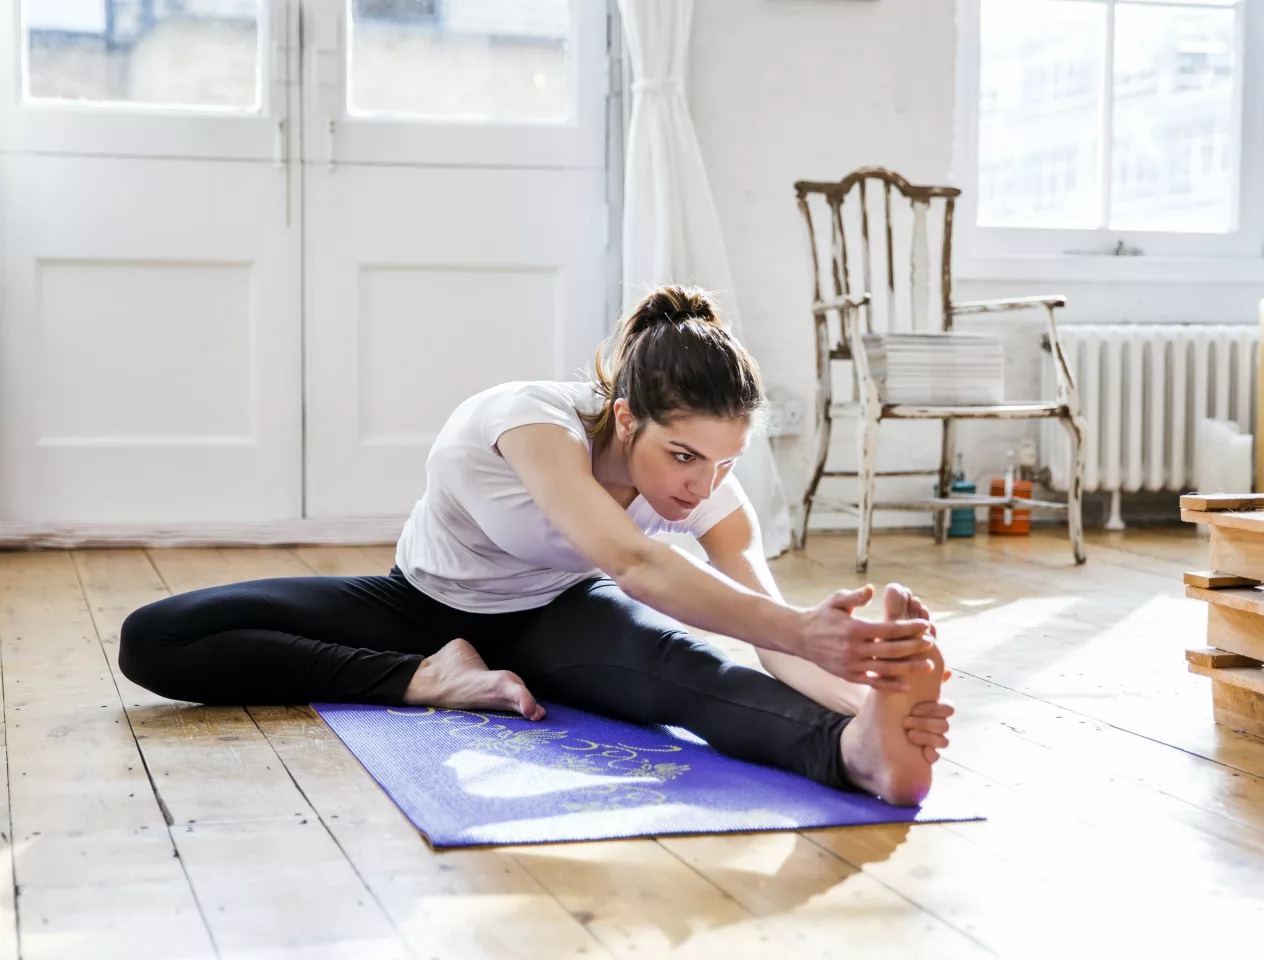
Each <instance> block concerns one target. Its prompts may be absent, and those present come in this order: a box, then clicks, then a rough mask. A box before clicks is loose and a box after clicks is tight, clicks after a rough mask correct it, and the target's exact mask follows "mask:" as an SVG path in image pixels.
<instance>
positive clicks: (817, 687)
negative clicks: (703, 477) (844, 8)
mask: <svg viewBox="0 0 1264 960" xmlns="http://www.w3.org/2000/svg"><path fill="white" fill-rule="evenodd" d="M698 542H699V543H700V544H702V548H703V549H704V550H705V551H706V553H707V559H708V560H710V561H711V565H712V566H713V567H714V568H715V569H716V570H719V571H720V572H721V573H723V574H725V575H726V576H728V577H729V578H730V579H731V580H734V581H735V582H737V583H740V584H742V585H743V586H745V587H747V588H748V589H750V590H755V591H758V592H760V593H763V594H765V595H766V596H769V597H771V598H772V599H774V600H777V601H781V599H782V597H781V591H780V590H778V589H777V582H776V580H774V579H773V575H772V570H770V569H769V568H768V561H767V560H766V559H764V549H763V541H762V538H761V537H760V533H759V520H758V519H757V518H756V516H755V511H754V510H753V509H751V507H750V505H749V504H747V505H746V506H744V507H743V508H742V509H741V510H737V511H735V512H733V513H731V514H729V515H728V516H727V517H725V518H724V519H723V520H721V521H720V522H719V523H717V524H716V525H715V526H714V527H712V528H711V529H710V530H708V531H707V532H706V533H704V534H703V535H702V536H701V537H699V538H698ZM852 596H853V597H854V598H855V600H856V603H855V606H857V607H860V606H864V605H865V604H866V603H868V602H869V600H870V599H871V598H872V596H873V592H872V590H871V589H870V588H868V587H865V588H862V589H860V590H855V591H852ZM755 652H756V653H757V654H758V656H759V662H760V663H762V664H763V665H764V669H765V670H767V671H768V672H769V673H770V674H772V675H773V676H774V677H776V678H777V679H778V680H780V681H781V682H782V683H784V684H786V686H789V687H793V688H794V689H795V690H798V691H799V692H800V693H801V694H803V695H804V696H805V697H810V698H811V699H813V700H815V701H816V702H817V703H819V704H820V705H821V706H823V707H828V708H829V709H831V710H834V711H836V712H838V713H848V714H854V713H857V712H859V710H860V705H861V703H863V701H864V697H865V694H866V687H865V685H864V684H860V683H852V682H850V681H847V680H844V679H843V678H842V677H837V676H835V675H834V674H832V673H827V672H826V671H824V670H822V669H821V668H820V667H818V666H817V665H816V664H814V663H810V662H808V661H807V660H804V659H803V658H802V657H796V656H794V655H793V654H791V653H786V652H784V651H779V650H768V649H763V648H756V651H755Z"/></svg>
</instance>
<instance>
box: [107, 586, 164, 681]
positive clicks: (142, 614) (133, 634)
mask: <svg viewBox="0 0 1264 960" xmlns="http://www.w3.org/2000/svg"><path fill="white" fill-rule="evenodd" d="M171 599H173V598H170V597H168V598H165V599H163V600H157V601H155V602H154V603H150V604H147V605H145V606H143V607H139V608H138V609H136V610H133V611H132V612H131V613H129V614H128V615H127V619H125V620H124V621H123V626H122V627H121V628H120V630H119V651H118V664H119V670H121V671H122V672H123V676H125V677H127V679H128V680H131V681H132V682H133V683H136V684H139V685H140V686H142V687H147V688H148V689H150V690H155V689H156V684H159V683H161V681H162V670H161V662H162V660H163V657H162V647H163V645H164V644H165V643H169V642H170V641H172V640H173V639H175V637H174V635H173V633H172V631H171V617H170V616H169V614H168V612H167V608H168V607H169V601H170V600H171Z"/></svg>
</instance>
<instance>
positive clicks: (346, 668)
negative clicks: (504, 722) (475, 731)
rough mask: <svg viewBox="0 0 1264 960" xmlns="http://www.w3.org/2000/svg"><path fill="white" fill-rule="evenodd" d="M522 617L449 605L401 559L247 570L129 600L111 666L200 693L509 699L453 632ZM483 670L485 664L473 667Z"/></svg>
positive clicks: (508, 626) (179, 693)
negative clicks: (137, 604)
mask: <svg viewBox="0 0 1264 960" xmlns="http://www.w3.org/2000/svg"><path fill="white" fill-rule="evenodd" d="M522 622H523V620H522V616H521V615H520V614H495V615H483V616H479V615H472V614H465V613H462V612H461V611H456V610H452V609H450V608H448V607H445V606H443V605H442V604H439V603H437V602H435V601H433V600H431V599H430V598H429V597H427V596H425V595H424V594H422V593H421V592H419V591H418V590H417V589H416V588H415V587H413V586H412V585H411V584H410V583H409V582H408V581H407V580H406V579H404V577H403V576H402V575H401V574H399V573H398V571H392V572H391V575H390V576H371V577H284V578H274V579H268V580H254V581H250V582H247V583H233V584H226V585H224V586H220V587H210V588H207V589H204V590H194V591H192V592H190V593H184V594H180V595H178V596H174V597H167V598H165V599H163V600H159V601H157V602H155V603H151V604H148V605H147V606H144V607H141V608H140V609H138V610H136V611H134V612H133V613H131V614H130V615H129V616H128V618H127V620H126V621H124V623H123V629H122V632H121V635H120V642H119V666H120V668H121V669H122V671H123V673H124V674H125V675H126V676H127V677H128V678H129V679H131V680H132V681H133V682H135V683H138V684H140V685H141V686H144V687H147V688H148V689H150V690H153V691H154V692H156V693H159V694H162V695H163V696H165V697H170V698H172V699H175V700H192V701H196V702H199V703H231V704H269V703H278V704H291V703H307V702H309V701H312V700H328V701H346V702H359V703H388V704H399V703H422V702H427V703H431V704H434V705H441V706H481V707H490V708H508V709H513V706H512V704H511V701H508V700H507V701H505V702H501V700H500V699H498V697H499V695H500V694H501V693H505V692H510V693H512V692H514V691H511V690H508V687H509V686H512V685H507V684H506V683H504V682H502V681H503V678H500V677H493V676H488V675H486V674H488V671H486V668H485V667H482V666H481V661H479V664H475V663H473V662H472V661H471V662H467V661H468V660H469V658H468V657H463V656H462V655H463V654H464V653H466V648H468V647H469V644H468V643H466V642H465V641H464V640H461V641H456V640H455V638H456V637H458V636H464V637H469V638H471V639H473V640H475V641H476V642H477V641H479V640H490V639H494V638H499V637H501V636H502V635H504V634H506V633H509V634H512V633H513V632H515V631H517V630H518V629H520V627H521V624H522ZM469 652H471V653H472V649H471V650H470V651H469ZM473 656H474V659H475V660H477V654H473ZM480 671H481V673H482V674H484V676H481V677H476V676H473V675H474V674H476V673H479V672H480ZM514 679H516V678H514ZM423 697H425V698H428V699H422V698H423ZM453 698H456V699H453ZM517 699H518V700H522V699H523V698H522V697H521V696H519V697H518V698H517Z"/></svg>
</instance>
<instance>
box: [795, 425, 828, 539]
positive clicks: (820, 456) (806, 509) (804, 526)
mask: <svg viewBox="0 0 1264 960" xmlns="http://www.w3.org/2000/svg"><path fill="white" fill-rule="evenodd" d="M819 423H820V426H819V427H818V429H817V436H816V462H815V463H814V464H813V465H812V479H811V480H809V481H808V488H807V490H806V491H805V492H804V494H803V511H802V516H801V517H800V519H799V528H798V530H796V531H795V540H796V542H795V544H794V546H795V549H796V550H802V549H803V548H804V547H805V546H806V545H807V542H808V518H809V517H810V516H811V515H812V498H813V497H814V496H816V488H817V487H818V486H819V485H820V483H821V474H822V473H824V472H825V461H826V460H827V459H829V442H830V430H831V428H832V426H833V423H834V421H833V420H832V419H831V418H830V415H829V411H828V410H827V411H824V412H823V413H822V415H821V416H820V417H819Z"/></svg>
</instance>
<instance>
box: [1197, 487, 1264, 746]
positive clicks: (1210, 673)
mask: <svg viewBox="0 0 1264 960" xmlns="http://www.w3.org/2000/svg"><path fill="white" fill-rule="evenodd" d="M1181 519H1182V520H1186V521H1189V522H1190V523H1202V524H1206V525H1207V526H1208V527H1209V528H1210V530H1211V567H1212V569H1211V570H1204V571H1196V572H1191V573H1186V574H1185V578H1184V579H1185V595H1186V596H1188V597H1192V598H1193V599H1195V600H1202V601H1204V602H1206V604H1207V646H1205V647H1196V648H1193V649H1191V650H1187V651H1186V652H1185V661H1186V663H1187V665H1188V667H1189V669H1190V672H1192V673H1197V674H1200V675H1202V676H1205V677H1209V678H1210V679H1211V698H1212V713H1213V715H1214V716H1215V718H1216V722H1217V723H1219V724H1222V725H1224V726H1226V727H1229V728H1230V729H1232V730H1238V731H1240V732H1242V733H1249V734H1251V735H1252V736H1256V737H1261V738H1264V588H1261V586H1260V584H1261V582H1264V494H1210V495H1198V494H1195V495H1191V496H1185V497H1181Z"/></svg>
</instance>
